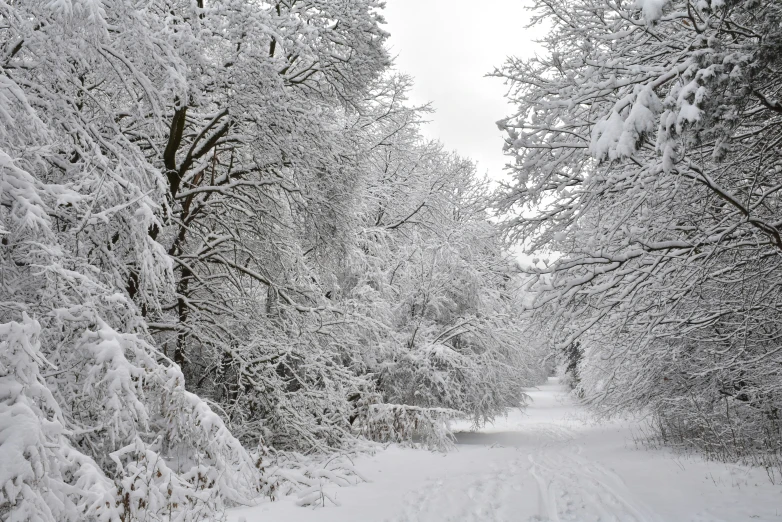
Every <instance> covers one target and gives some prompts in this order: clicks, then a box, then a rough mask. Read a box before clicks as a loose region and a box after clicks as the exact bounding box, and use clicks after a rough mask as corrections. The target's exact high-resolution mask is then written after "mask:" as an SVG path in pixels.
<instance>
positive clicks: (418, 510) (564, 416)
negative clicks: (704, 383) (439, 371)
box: [229, 380, 782, 522]
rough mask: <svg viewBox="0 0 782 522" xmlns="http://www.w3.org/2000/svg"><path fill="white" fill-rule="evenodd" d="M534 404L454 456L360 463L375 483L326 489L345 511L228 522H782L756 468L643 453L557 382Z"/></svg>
mask: <svg viewBox="0 0 782 522" xmlns="http://www.w3.org/2000/svg"><path fill="white" fill-rule="evenodd" d="M529 395H530V396H531V398H532V403H531V405H530V406H529V407H528V408H527V409H526V410H525V411H524V412H520V411H512V412H509V414H508V416H507V417H506V418H503V419H499V420H498V421H497V422H496V423H494V424H492V425H490V426H487V427H486V428H484V429H483V430H481V431H480V432H463V433H459V435H458V441H459V446H458V451H455V452H452V453H449V454H446V455H443V454H440V453H434V452H427V451H421V450H411V449H404V448H398V447H392V448H389V449H388V450H386V451H381V452H378V453H377V454H375V455H373V456H365V457H362V458H360V459H358V460H357V461H356V463H355V464H356V467H357V468H358V469H359V470H360V471H361V472H362V473H363V474H364V475H366V476H367V478H368V479H369V480H370V481H371V482H369V483H365V484H359V485H357V486H354V487H349V488H336V487H335V486H330V491H331V492H332V494H334V495H336V498H337V500H338V501H339V502H340V503H341V506H327V507H325V508H318V509H312V508H302V507H298V506H296V505H295V499H294V498H290V499H288V498H286V499H284V500H282V501H280V502H274V503H266V504H263V505H260V506H257V507H254V508H245V509H238V510H233V511H232V512H230V513H229V520H231V521H232V522H239V521H241V520H242V519H243V518H244V520H246V522H261V521H267V520H270V521H296V522H299V521H313V522H326V521H335V522H336V521H340V522H349V521H356V522H358V521H361V522H370V521H379V522H380V521H391V522H428V521H519V522H532V521H536V522H537V521H540V522H542V521H551V522H554V521H562V522H564V521H578V522H589V521H601V522H607V521H619V522H658V521H660V522H669V521H670V522H707V521H714V522H739V521H748V522H751V521H760V520H762V521H777V522H782V487H780V486H778V485H777V486H775V485H773V484H771V483H770V481H769V480H768V478H767V477H766V475H765V473H764V472H763V471H762V470H757V469H748V468H745V467H742V466H735V465H726V464H720V463H713V462H704V461H702V460H701V459H699V458H696V457H688V458H683V457H677V456H675V455H673V454H671V453H670V452H668V451H665V450H647V449H639V448H637V447H636V444H635V442H634V436H633V433H634V429H633V428H634V425H633V424H631V423H611V424H599V425H598V424H594V423H591V422H589V421H588V420H587V416H586V414H585V413H584V412H583V410H582V409H581V408H580V407H578V406H577V405H575V404H573V402H572V401H570V400H569V398H568V397H567V395H566V394H565V393H564V391H563V390H562V389H561V387H560V386H559V385H558V384H557V383H556V381H555V380H550V381H549V383H548V384H546V385H544V386H541V387H540V388H538V389H536V390H531V391H530V392H529ZM463 427H464V428H465V429H466V428H467V426H466V425H465V426H463Z"/></svg>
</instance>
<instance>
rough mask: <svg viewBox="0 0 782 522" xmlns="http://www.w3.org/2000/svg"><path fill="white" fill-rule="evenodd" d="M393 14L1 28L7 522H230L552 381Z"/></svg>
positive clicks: (105, 3) (73, 16) (143, 10)
mask: <svg viewBox="0 0 782 522" xmlns="http://www.w3.org/2000/svg"><path fill="white" fill-rule="evenodd" d="M381 7H382V6H381V4H380V3H379V2H376V1H375V0H286V1H279V2H245V1H235V0H225V1H223V0H215V1H212V0H208V1H206V2H204V1H203V0H198V1H195V2H191V1H184V0H182V1H180V0H173V1H155V2H146V3H139V2H131V1H130V0H62V1H60V0H57V1H54V2H52V1H50V0H29V1H24V2H16V1H12V2H8V3H2V4H0V34H1V35H2V37H1V38H2V75H0V119H1V120H2V124H0V147H1V150H0V169H1V170H2V172H1V175H0V235H1V237H2V239H1V241H2V244H1V245H0V263H1V265H0V270H1V272H0V518H2V519H3V520H7V521H14V522H17V521H28V520H29V521H53V522H67V521H87V520H107V521H108V520H111V521H123V522H129V521H134V520H182V521H186V520H203V519H213V518H219V516H220V513H221V512H222V511H223V509H224V508H225V507H226V506H230V505H237V504H247V503H251V502H254V501H256V500H257V499H259V498H264V497H265V498H268V497H274V496H275V495H276V494H279V493H280V491H283V492H284V491H285V490H286V488H290V487H291V486H290V484H288V485H286V482H297V481H299V482H302V483H304V484H305V485H306V482H307V478H308V476H310V478H311V473H310V475H308V473H309V472H308V471H306V470H302V469H298V471H297V470H296V469H293V470H292V471H290V472H289V473H287V474H286V473H283V472H279V473H277V474H276V475H275V474H274V473H273V472H272V471H270V468H271V467H275V469H278V470H279V469H280V467H281V466H282V465H281V464H280V462H282V461H284V462H288V463H289V466H292V467H294V468H295V467H296V466H297V463H300V462H304V463H305V464H306V462H308V461H317V459H318V458H319V457H318V456H319V455H328V454H329V453H333V452H335V451H339V450H350V448H352V447H355V446H356V445H357V444H359V443H360V441H362V440H376V441H381V442H385V441H410V440H413V439H415V440H416V441H418V442H421V443H423V444H425V445H428V446H433V447H443V446H448V445H449V444H450V443H451V439H450V434H449V432H448V430H447V427H446V424H445V421H446V420H447V419H448V418H450V417H453V416H457V415H459V416H468V417H469V418H470V419H472V420H473V422H474V423H476V424H481V423H483V422H484V421H486V420H489V419H492V418H493V416H495V415H497V414H500V413H502V412H503V411H504V409H505V408H506V407H508V406H514V405H517V404H518V402H519V400H521V399H522V388H523V387H525V386H529V385H532V384H535V383H536V382H538V381H539V380H540V378H541V372H540V370H539V369H538V368H539V364H538V360H539V357H537V356H534V355H533V352H532V351H530V350H520V349H519V346H520V345H521V339H522V336H521V329H522V321H521V320H520V314H521V312H522V307H521V304H520V302H519V300H518V299H516V297H515V296H516V295H517V292H516V291H515V288H516V286H517V284H518V276H517V274H516V272H517V267H516V265H515V264H514V263H513V261H512V260H511V258H510V257H509V256H508V255H507V254H506V253H505V250H504V248H503V242H502V240H501V234H500V231H499V229H498V227H496V226H495V225H493V224H492V223H491V222H490V221H489V220H488V218H489V214H488V212H487V205H488V198H489V188H488V186H487V184H486V183H485V182H483V181H481V180H480V179H478V178H477V177H476V175H475V172H474V166H473V165H472V164H471V163H470V162H469V161H467V160H465V159H462V158H460V157H457V156H455V155H453V154H450V153H448V152H446V151H444V150H443V149H442V148H441V146H440V145H438V144H437V143H432V142H428V141H426V140H424V139H422V137H421V136H420V134H419V126H420V122H421V120H422V118H424V117H425V116H426V113H427V109H426V107H419V108H416V107H413V106H411V104H409V103H408V102H407V100H406V92H408V90H409V87H410V80H409V79H408V78H406V77H405V76H403V75H400V74H398V73H396V72H394V71H393V70H392V69H391V60H390V59H389V55H388V53H387V49H386V44H385V40H386V38H387V34H386V33H385V32H384V30H383V29H382V28H381V24H382V22H383V20H382V12H381ZM319 472H320V473H321V475H322V476H323V477H326V478H330V479H333V480H336V481H338V480H342V479H343V478H342V477H341V476H340V475H339V473H343V475H344V474H345V473H347V471H345V470H344V469H343V470H341V471H339V473H338V472H337V471H335V470H334V468H333V466H332V468H329V469H321V470H320V471H319ZM312 473H318V470H315V471H314V472H312ZM297 477H298V478H297ZM304 501H306V498H305V499H304Z"/></svg>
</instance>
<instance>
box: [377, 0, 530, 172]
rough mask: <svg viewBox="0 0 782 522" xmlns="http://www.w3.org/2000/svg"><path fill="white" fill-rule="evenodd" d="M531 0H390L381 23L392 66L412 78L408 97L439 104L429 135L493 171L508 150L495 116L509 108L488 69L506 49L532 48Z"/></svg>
mask: <svg viewBox="0 0 782 522" xmlns="http://www.w3.org/2000/svg"><path fill="white" fill-rule="evenodd" d="M526 5H529V2H528V0H480V1H475V0H473V1H466V0H387V3H386V9H385V17H386V21H387V22H388V24H387V25H386V26H385V29H386V30H387V31H388V32H390V33H391V39H390V47H391V52H392V54H393V55H396V56H397V58H396V64H397V69H399V70H400V71H401V72H405V73H408V74H410V75H412V76H413V77H414V78H415V87H414V89H413V92H412V95H411V101H412V102H413V103H416V104H420V103H425V102H431V103H432V105H433V107H434V109H435V110H436V112H435V113H434V114H433V115H431V117H430V119H431V120H432V122H431V123H430V124H429V125H428V126H427V128H426V129H425V130H424V132H425V134H426V136H427V137H429V138H435V139H439V140H440V141H442V142H443V143H444V144H445V146H446V147H447V148H448V149H451V150H454V151H456V152H458V153H459V154H460V155H462V156H466V157H469V158H471V159H473V160H474V161H476V162H477V163H478V172H479V174H483V173H485V172H488V173H489V175H490V177H491V178H493V179H498V177H499V176H500V175H501V172H502V168H503V165H504V164H505V162H506V158H505V157H504V156H503V155H502V144H503V141H502V134H501V133H500V131H499V130H497V126H496V124H495V122H496V121H497V120H499V119H501V118H503V117H505V116H507V115H509V114H510V113H511V112H512V110H513V108H512V107H511V106H509V105H508V104H506V102H505V100H504V97H503V95H504V93H505V90H506V89H505V87H504V86H503V82H502V80H499V79H497V78H486V77H485V75H486V74H487V73H489V72H491V71H492V70H493V69H494V68H495V67H499V66H500V65H502V63H503V62H504V61H505V58H506V57H508V56H520V57H521V56H529V55H531V54H532V53H533V52H534V50H535V44H534V43H533V40H534V39H535V38H537V37H538V36H537V35H535V34H534V33H531V32H530V31H528V30H527V29H525V26H526V25H527V23H528V20H529V12H528V11H527V10H526V9H525V6H526Z"/></svg>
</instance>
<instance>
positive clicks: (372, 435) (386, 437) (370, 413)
mask: <svg viewBox="0 0 782 522" xmlns="http://www.w3.org/2000/svg"><path fill="white" fill-rule="evenodd" d="M462 415H463V413H462V412H459V411H456V410H449V409H446V408H421V407H419V406H408V405H406V404H387V403H380V404H370V405H368V407H367V409H366V411H365V412H363V413H362V415H361V416H360V417H359V418H358V421H357V425H358V429H359V430H360V433H361V435H363V436H364V437H366V438H368V439H371V440H375V441H378V442H398V443H409V442H415V443H420V444H423V445H424V446H425V447H427V448H432V449H438V450H441V451H445V450H449V449H452V448H453V445H454V438H453V435H452V434H451V431H450V428H449V426H448V424H449V421H451V420H453V419H455V418H457V417H461V416H462Z"/></svg>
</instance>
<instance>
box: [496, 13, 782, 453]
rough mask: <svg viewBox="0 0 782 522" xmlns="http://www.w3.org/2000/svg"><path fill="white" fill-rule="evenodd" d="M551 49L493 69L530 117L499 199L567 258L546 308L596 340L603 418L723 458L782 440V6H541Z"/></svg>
mask: <svg viewBox="0 0 782 522" xmlns="http://www.w3.org/2000/svg"><path fill="white" fill-rule="evenodd" d="M535 9H536V13H537V16H538V18H537V20H540V21H545V22H546V23H548V24H550V25H551V28H552V30H551V32H550V34H549V36H548V37H547V38H546V40H545V42H544V45H545V47H546V50H547V53H546V54H545V55H543V56H540V57H537V58H534V59H531V60H518V59H512V60H509V61H508V62H507V63H506V64H505V66H504V67H503V68H502V69H500V70H498V71H497V73H496V74H497V75H498V76H500V77H503V78H505V79H506V80H507V81H508V83H509V85H510V89H511V90H510V99H511V101H513V102H514V103H516V105H517V106H518V108H519V110H518V112H517V114H515V115H514V116H512V117H510V118H508V119H506V120H503V121H502V122H501V123H500V125H501V126H502V128H504V129H505V130H506V131H507V140H506V143H507V144H506V149H507V151H508V153H509V154H512V155H513V156H515V165H514V166H513V171H512V172H513V176H514V181H513V183H511V184H509V185H507V186H505V187H504V188H503V190H502V191H500V194H499V195H498V198H497V205H498V207H499V208H500V209H501V210H503V211H505V212H509V213H510V215H512V216H513V217H511V218H509V219H508V221H507V223H506V225H507V227H508V229H507V230H508V232H509V234H510V236H511V237H512V238H513V239H516V240H518V241H522V242H524V244H525V245H526V246H527V248H528V249H529V250H534V251H549V252H557V253H559V254H561V255H560V256H559V257H558V258H557V259H556V260H555V261H554V262H553V263H551V264H550V265H549V266H547V267H543V266H540V267H538V268H539V269H538V270H537V271H538V273H541V274H547V275H546V277H545V278H542V279H541V280H540V283H539V284H538V285H537V287H536V295H537V298H536V305H535V306H536V308H537V309H538V310H539V313H540V317H541V320H543V319H545V320H547V321H553V322H554V324H553V325H549V328H550V330H551V331H555V332H561V333H560V334H559V335H558V336H557V339H556V341H557V343H559V345H560V346H568V345H571V343H572V342H574V341H575V340H576V339H578V340H579V341H580V342H581V343H582V347H583V349H584V355H583V357H584V358H583V361H582V363H581V364H580V366H579V372H580V376H581V388H582V390H583V391H584V392H585V393H586V396H587V397H588V399H589V400H591V401H592V403H593V404H594V405H595V406H596V407H598V408H600V409H601V410H602V411H604V412H606V413H614V412H618V411H622V410H627V409H639V408H650V409H651V411H652V412H654V413H655V415H656V416H657V420H658V421H659V427H660V430H661V434H662V435H663V436H664V437H666V438H668V439H669V440H670V441H675V442H683V443H685V444H694V445H696V446H698V447H700V448H702V449H705V450H707V451H710V452H713V453H714V454H717V455H719V456H721V457H724V458H736V457H738V458H741V457H745V456H747V455H748V454H750V453H755V451H756V450H757V449H761V450H762V451H761V453H762V454H763V459H766V460H763V462H765V463H767V464H769V465H771V464H772V463H774V462H776V463H777V465H778V463H779V455H780V453H779V452H780V443H781V442H782V419H781V418H780V407H782V396H781V395H780V389H782V373H780V363H782V358H780V357H782V355H781V354H782V352H780V331H779V327H778V325H779V324H780V318H781V317H780V311H781V310H782V309H781V308H780V307H781V305H782V302H780V298H779V295H780V292H779V291H780V283H781V282H782V272H780V261H782V257H780V256H782V243H781V242H780V237H782V236H780V232H782V212H780V210H781V209H780V204H781V203H782V198H781V196H780V188H782V184H780V179H779V173H780V170H781V169H782V155H780V153H779V147H778V142H779V139H780V132H781V131H782V126H781V125H780V124H782V120H781V119H780V117H781V116H782V114H781V111H780V101H779V100H780V73H779V67H780V60H781V59H782V58H781V57H782V53H780V51H781V50H782V49H781V48H780V44H781V43H782V32H780V20H782V9H781V8H780V6H779V5H778V4H777V3H774V2H757V1H730V2H723V1H716V0H712V1H701V2H691V1H680V0H675V1H666V2H660V1H656V0H654V1H653V0H648V1H642V2H639V3H635V4H634V3H627V2H619V1H613V0H606V1H603V0H600V1H591V0H580V1H578V2H575V3H573V2H560V1H545V2H543V1H541V2H536V5H535Z"/></svg>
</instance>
